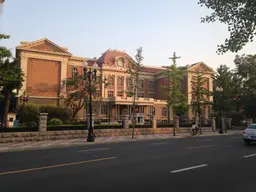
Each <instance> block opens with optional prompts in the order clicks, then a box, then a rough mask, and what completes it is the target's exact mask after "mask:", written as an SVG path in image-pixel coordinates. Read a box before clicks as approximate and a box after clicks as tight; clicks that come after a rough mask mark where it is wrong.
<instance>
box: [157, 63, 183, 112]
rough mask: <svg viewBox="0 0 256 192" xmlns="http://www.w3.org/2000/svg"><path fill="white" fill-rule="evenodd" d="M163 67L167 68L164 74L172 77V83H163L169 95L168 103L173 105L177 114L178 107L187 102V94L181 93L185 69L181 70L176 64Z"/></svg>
mask: <svg viewBox="0 0 256 192" xmlns="http://www.w3.org/2000/svg"><path fill="white" fill-rule="evenodd" d="M163 67H164V68H165V69H166V71H163V72H162V74H163V75H164V76H165V77H167V78H169V79H170V85H163V86H162V88H163V89H164V90H165V92H166V94H167V95H168V98H167V103H168V104H169V105H170V106H171V108H172V110H173V114H174V116H175V115H177V114H176V109H177V108H180V106H185V105H186V104H187V97H186V96H185V94H183V93H181V90H180V84H181V82H182V80H183V74H184V71H183V70H180V69H179V68H178V67H177V66H176V64H172V65H171V66H163ZM185 108H186V107H185ZM180 109H181V108H180Z"/></svg>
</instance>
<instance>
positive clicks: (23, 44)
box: [16, 38, 72, 55]
mask: <svg viewBox="0 0 256 192" xmlns="http://www.w3.org/2000/svg"><path fill="white" fill-rule="evenodd" d="M45 42H46V43H49V44H50V45H52V46H54V47H56V48H58V49H60V50H61V51H62V52H63V53H65V54H67V55H72V54H71V53H70V52H68V51H67V48H64V47H60V46H59V45H57V44H55V43H54V42H52V41H50V40H49V39H47V38H43V39H39V40H36V41H31V42H27V41H22V42H21V45H19V46H17V47H16V49H29V48H32V47H34V46H37V45H40V44H43V43H45Z"/></svg>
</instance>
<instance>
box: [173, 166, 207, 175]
mask: <svg viewBox="0 0 256 192" xmlns="http://www.w3.org/2000/svg"><path fill="white" fill-rule="evenodd" d="M207 166H208V165H207V164H202V165H197V166H193V167H187V168H184V169H178V170H174V171H171V172H170V173H179V172H182V171H189V170H192V169H198V168H202V167H207Z"/></svg>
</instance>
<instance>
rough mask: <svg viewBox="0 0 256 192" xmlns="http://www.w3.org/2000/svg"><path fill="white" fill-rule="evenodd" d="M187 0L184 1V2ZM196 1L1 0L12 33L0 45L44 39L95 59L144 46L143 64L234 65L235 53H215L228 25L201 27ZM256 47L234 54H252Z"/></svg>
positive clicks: (2, 27)
mask: <svg viewBox="0 0 256 192" xmlns="http://www.w3.org/2000/svg"><path fill="white" fill-rule="evenodd" d="M184 2H186V3H184ZM197 2H198V0H187V1H181V0H73V1H71V0H6V2H5V5H4V7H3V9H2V14H1V17H0V31H1V32H4V33H6V34H10V35H11V39H10V40H7V41H1V42H0V43H1V45H3V44H4V45H6V46H7V47H8V48H11V49H12V50H13V51H15V47H16V46H17V45H19V43H20V41H22V40H26V41H33V40H38V39H40V38H44V37H47V38H48V39H50V40H52V41H53V42H55V43H56V44H58V45H60V46H65V47H68V48H69V51H70V52H71V53H73V54H74V55H76V56H83V57H99V56H100V55H101V53H103V52H104V51H106V50H107V49H108V48H112V49H119V50H125V51H126V52H127V53H128V54H130V55H131V56H134V54H135V52H136V48H138V47H139V46H142V47H143V54H144V65H151V66H162V65H168V64H170V63H171V60H169V59H168V58H169V56H171V55H172V54H173V52H174V51H176V52H177V55H178V56H181V59H179V60H178V61H177V64H178V65H186V64H192V63H195V62H198V61H204V62H205V63H206V64H207V65H209V66H211V67H213V68H214V69H216V67H218V66H219V65H220V64H227V65H228V66H230V67H233V66H234V64H233V59H234V56H235V54H234V53H226V54H225V55H222V56H218V55H217V54H216V49H217V44H220V43H222V42H223V41H224V39H225V38H226V37H228V31H227V26H225V25H222V24H219V23H214V24H201V23H200V18H201V17H202V16H204V15H206V14H207V13H209V10H207V9H206V8H204V7H203V8H201V7H200V6H199V5H198V4H197ZM255 45H256V43H255V42H254V43H251V44H248V45H247V46H246V47H245V48H244V49H243V50H242V51H241V52H240V53H239V54H242V53H248V54H249V53H255V52H256V46H255Z"/></svg>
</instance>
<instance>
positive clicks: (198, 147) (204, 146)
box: [185, 145, 217, 149]
mask: <svg viewBox="0 0 256 192" xmlns="http://www.w3.org/2000/svg"><path fill="white" fill-rule="evenodd" d="M216 146H217V145H203V146H197V147H188V148H185V149H200V148H206V147H216Z"/></svg>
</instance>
